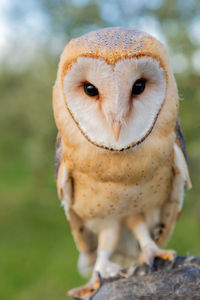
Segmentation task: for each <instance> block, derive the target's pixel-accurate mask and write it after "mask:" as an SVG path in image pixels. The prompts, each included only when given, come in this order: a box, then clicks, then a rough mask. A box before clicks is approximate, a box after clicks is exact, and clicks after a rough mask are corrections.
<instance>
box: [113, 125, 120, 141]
mask: <svg viewBox="0 0 200 300" xmlns="http://www.w3.org/2000/svg"><path fill="white" fill-rule="evenodd" d="M120 129H121V124H120V123H119V122H118V121H113V123H112V131H113V134H114V137H115V140H116V141H118V139H119V134H120Z"/></svg>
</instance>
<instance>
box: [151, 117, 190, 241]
mask: <svg viewBox="0 0 200 300" xmlns="http://www.w3.org/2000/svg"><path fill="white" fill-rule="evenodd" d="M175 131H176V142H175V144H174V162H173V174H174V175H173V181H172V192H171V196H170V198H169V200H168V201H167V202H166V203H165V204H164V207H163V208H162V211H161V229H160V235H159V236H158V237H154V238H155V240H156V242H157V244H158V245H159V246H162V245H163V244H165V242H166V241H167V239H168V238H169V236H170V234H171V232H172V231H173V228H174V225H175V223H176V220H177V219H178V217H179V216H180V213H181V209H182V205H183V198H184V190H185V189H190V188H191V187H192V184H191V180H190V176H189V170H188V164H187V153H186V146H185V140H184V136H183V130H182V128H181V125H180V121H179V120H177V123H176V128H175Z"/></svg>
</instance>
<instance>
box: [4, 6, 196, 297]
mask: <svg viewBox="0 0 200 300" xmlns="http://www.w3.org/2000/svg"><path fill="white" fill-rule="evenodd" d="M153 3H154V4H153ZM30 13H32V14H33V18H32V19H34V21H35V22H36V23H37V20H38V23H40V22H41V21H39V20H41V19H42V20H43V23H42V25H41V26H42V28H43V31H42V33H41V34H38V33H37V34H34V33H33V32H32V29H31V26H28V25H27V24H29V23H27V22H28V21H27V20H29V19H30V17H31V15H30ZM6 15H7V19H8V20H9V22H10V26H11V28H12V30H13V31H14V32H15V33H17V34H14V35H13V36H12V39H11V41H10V47H9V49H8V51H7V54H6V55H5V59H4V60H2V61H1V69H0V91H1V98H0V99H1V100H0V101H1V110H0V125H1V126H0V134H1V142H0V155H1V160H0V169H1V180H0V189H1V200H2V201H1V208H0V232H1V243H0V266H1V268H0V298H1V299H6V300H7V299H9V300H25V299H29V300H32V299H48V300H51V299H52V300H53V299H54V300H55V299H66V297H65V291H66V290H67V289H69V288H71V287H73V286H77V285H79V284H81V283H82V282H83V279H81V278H80V276H79V275H78V272H77V270H76V260H77V256H78V253H77V251H76V249H75V246H74V243H73V241H72V237H71V234H70V230H69V227H68V225H67V222H66V221H65V217H64V213H63V210H62V209H61V208H60V206H59V202H58V200H57V195H56V187H55V183H54V178H53V160H54V143H55V137H56V128H55V125H54V120H53V113H52V107H51V98H52V86H53V84H54V81H55V78H56V71H57V64H58V61H59V55H58V53H61V51H62V49H63V47H64V45H65V44H66V43H67V41H68V40H69V39H70V38H72V37H74V36H78V35H81V34H83V33H85V32H87V31H89V30H92V29H96V28H100V27H105V26H119V25H120V26H132V27H136V28H138V29H140V28H141V27H142V29H143V27H145V28H148V26H149V23H148V22H151V24H150V25H153V26H155V27H156V28H157V30H158V32H161V36H163V37H164V40H165V44H166V45H167V46H168V52H169V54H170V56H174V57H175V60H176V55H179V54H180V53H181V55H182V56H183V57H184V62H185V61H186V62H187V64H186V68H185V70H184V71H182V72H179V73H177V74H175V76H176V79H177V83H178V87H179V92H180V98H181V99H182V98H184V99H185V100H184V101H181V102H180V116H181V121H182V125H183V128H184V131H185V135H186V140H187V148H188V154H189V160H190V171H191V177H192V182H193V190H192V191H190V192H187V195H186V201H185V205H184V209H183V215H182V217H181V218H180V221H178V224H177V226H176V230H175V233H174V234H173V237H172V239H171V241H170V243H169V245H168V247H173V248H175V249H176V250H177V251H178V252H179V254H188V253H190V254H193V255H200V240H199V217H200V203H199V202H198V196H199V194H200V187H199V184H198V183H199V182H200V172H199V171H200V153H199V149H200V139H199V137H200V122H199V111H200V86H199V79H200V78H199V73H198V71H197V70H195V68H194V66H193V65H194V64H192V57H193V55H194V53H195V51H198V49H199V40H196V39H195V36H194V32H193V31H192V27H191V26H192V24H193V23H194V21H195V20H197V21H198V16H199V15H200V5H199V1H198V0H196V1H195V0H193V1H180V0H176V1H174V0H169V1H161V0H160V1H158V0H156V1H145V0H141V1H133V0H132V1H127V0H124V1H122V0H121V1H120V0H118V1H114V0H111V1H100V0H96V1H89V0H88V1H86V0H82V1H81V0H79V1H78V0H76V1H64V0H55V1H53V0H36V1H31V0H29V1H26V2H20V1H16V0H15V1H13V2H12V5H10V6H9V9H7V11H6ZM199 24H200V23H199ZM38 26H39V25H38ZM150 27H151V26H150ZM22 32H23V35H22ZM26 43H27V44H28V45H31V46H30V48H26V47H25V48H24V46H25V45H26ZM27 49H29V50H27ZM29 51H30V53H32V52H33V53H32V56H30V57H29V59H26V57H27V55H28V54H29ZM19 54H20V55H19ZM172 65H173V60H172ZM180 65H181V62H180Z"/></svg>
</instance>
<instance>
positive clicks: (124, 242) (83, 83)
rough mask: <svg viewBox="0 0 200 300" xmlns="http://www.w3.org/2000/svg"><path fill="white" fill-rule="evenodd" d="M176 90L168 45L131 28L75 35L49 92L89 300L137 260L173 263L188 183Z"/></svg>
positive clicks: (62, 189)
mask: <svg viewBox="0 0 200 300" xmlns="http://www.w3.org/2000/svg"><path fill="white" fill-rule="evenodd" d="M178 102H179V100H178V93H177V86H176V82H175V79H174V76H173V73H172V70H171V68H170V65H169V61H168V58H167V55H166V51H165V48H164V46H163V45H162V44H161V43H160V42H159V41H157V40H156V39H155V38H153V37H152V36H150V35H148V34H146V33H144V32H142V31H138V30H135V29H130V28H119V27H114V28H106V29H101V30H97V31H93V32H90V33H88V34H86V35H83V36H81V37H79V38H76V39H73V40H71V41H70V42H69V44H68V45H67V46H66V48H65V49H64V52H63V54H62V55H61V59H60V63H59V68H58V73H57V80H56V83H55V86H54V89H53V109H54V117H55V122H56V125H57V128H58V136H57V143H56V163H55V171H56V172H55V173H56V182H57V188H58V195H59V198H60V200H61V201H62V204H63V207H64V210H65V213H66V217H67V219H68V221H69V223H70V227H71V231H72V235H73V237H74V240H75V243H76V246H77V248H78V250H79V252H80V256H79V259H78V268H79V271H80V272H81V274H84V275H86V274H88V273H89V272H92V276H91V280H90V281H89V283H88V284H87V285H85V286H84V287H80V288H76V289H74V290H72V291H71V292H70V295H71V296H73V297H80V296H82V297H83V298H84V299H87V297H88V296H89V295H90V293H91V292H92V291H94V290H95V289H96V288H97V287H98V285H99V281H98V278H97V277H96V274H100V275H101V277H103V278H107V277H110V276H115V275H116V274H118V273H120V272H121V268H122V267H128V266H130V265H131V264H132V263H133V262H135V261H136V260H137V259H138V260H139V261H140V262H143V263H144V262H145V263H147V264H149V265H152V263H153V260H154V258H155V257H161V258H163V259H168V260H171V261H173V260H174V258H175V251H173V250H164V249H161V247H162V246H163V245H164V244H165V242H166V240H167V239H168V237H169V235H170V234H171V232H172V230H173V228H174V224H175V222H176V220H177V218H178V216H179V215H180V212H181V209H182V203H183V194H184V189H189V188H190V187H191V182H190V178H189V172H188V167H187V158H186V151H185V144H184V138H183V133H182V129H181V126H180V122H179V120H178V119H177V113H178V105H179V104H178Z"/></svg>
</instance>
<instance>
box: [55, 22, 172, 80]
mask: <svg viewBox="0 0 200 300" xmlns="http://www.w3.org/2000/svg"><path fill="white" fill-rule="evenodd" d="M80 56H85V57H93V58H98V59H103V60H105V61H106V62H107V63H108V64H111V65H114V64H115V63H116V62H117V61H118V60H120V59H123V58H130V57H140V56H150V57H152V58H155V59H156V60H157V61H159V62H160V64H161V66H162V67H163V68H164V70H165V71H166V69H167V66H168V65H169V63H168V58H167V55H166V51H165V48H164V46H163V45H162V44H161V43H160V42H159V41H158V40H156V39H155V38H154V37H152V36H151V35H149V34H147V33H145V32H143V31H139V30H136V29H132V28H122V27H111V28H104V29H100V30H96V31H92V32H89V33H87V34H85V35H83V36H81V37H78V38H76V39H73V40H71V41H70V42H69V43H68V44H67V46H66V47H65V49H64V51H63V54H62V56H61V60H60V65H59V71H58V72H59V73H60V75H61V77H63V76H64V75H65V74H66V71H67V70H68V69H70V68H71V65H72V63H73V62H74V61H76V60H77V58H78V57H80Z"/></svg>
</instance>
